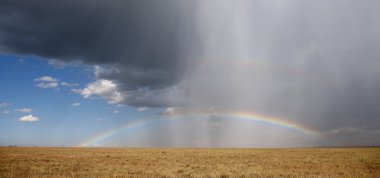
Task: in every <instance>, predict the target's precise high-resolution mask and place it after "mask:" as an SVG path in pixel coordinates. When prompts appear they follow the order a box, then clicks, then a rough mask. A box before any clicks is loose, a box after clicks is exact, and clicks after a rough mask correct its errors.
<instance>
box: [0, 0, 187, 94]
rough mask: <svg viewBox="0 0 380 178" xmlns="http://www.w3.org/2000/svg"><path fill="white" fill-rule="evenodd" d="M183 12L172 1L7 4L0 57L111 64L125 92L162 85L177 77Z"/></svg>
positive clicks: (1, 7)
mask: <svg viewBox="0 0 380 178" xmlns="http://www.w3.org/2000/svg"><path fill="white" fill-rule="evenodd" d="M182 12H184V10H182V7H181V4H180V3H179V2H177V1H175V0H159V1H147V0H128V1H123V0H113V1H107V0H65V1H56V0H53V1H51V0H37V1H30V0H16V1H14V0H5V1H1V2H0V13H1V17H0V34H1V37H0V45H1V49H2V52H3V53H16V54H19V55H29V54H31V55H37V56H41V57H45V58H52V59H58V60H63V61H72V60H82V61H84V62H86V63H90V64H115V65H117V66H118V67H120V71H121V74H122V75H121V74H119V75H118V78H117V79H119V80H120V82H121V83H124V84H125V86H124V87H125V88H127V89H136V88H138V87H142V86H148V87H152V88H154V87H162V86H167V85H171V84H174V83H175V81H176V80H177V78H178V77H179V76H178V70H179V68H180V66H179V64H180V62H181V58H180V57H179V55H180V54H179V52H180V44H179V43H178V42H179V37H180V36H181V35H182V34H181V29H180V28H181V26H180V24H181V23H183V19H180V18H181V16H180V14H181V13H182ZM120 76H127V78H123V77H120ZM110 77H113V76H110Z"/></svg>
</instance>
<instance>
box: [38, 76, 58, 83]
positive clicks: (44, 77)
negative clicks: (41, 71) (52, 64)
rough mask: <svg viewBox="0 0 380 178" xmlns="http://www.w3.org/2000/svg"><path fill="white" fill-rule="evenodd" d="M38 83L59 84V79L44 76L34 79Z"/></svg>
mask: <svg viewBox="0 0 380 178" xmlns="http://www.w3.org/2000/svg"><path fill="white" fill-rule="evenodd" d="M34 81H36V82H58V79H56V78H53V77H50V76H43V77H40V78H36V79H34Z"/></svg>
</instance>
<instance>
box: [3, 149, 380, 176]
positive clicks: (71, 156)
mask: <svg viewBox="0 0 380 178" xmlns="http://www.w3.org/2000/svg"><path fill="white" fill-rule="evenodd" d="M0 177H380V148H379V147H369V148H294V149H291V148H280V149H201V148H200V149H192V148H58V147H57V148H45V147H0Z"/></svg>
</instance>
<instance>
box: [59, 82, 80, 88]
mask: <svg viewBox="0 0 380 178" xmlns="http://www.w3.org/2000/svg"><path fill="white" fill-rule="evenodd" d="M60 84H61V85H62V86H65V87H76V86H79V84H77V83H67V82H61V83H60Z"/></svg>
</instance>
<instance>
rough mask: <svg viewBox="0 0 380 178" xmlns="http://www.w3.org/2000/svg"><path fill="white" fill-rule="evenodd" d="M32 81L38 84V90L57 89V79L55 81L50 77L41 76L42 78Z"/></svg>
mask: <svg viewBox="0 0 380 178" xmlns="http://www.w3.org/2000/svg"><path fill="white" fill-rule="evenodd" d="M34 81H35V82H39V83H37V84H36V86H37V87H39V88H56V87H58V81H59V79H56V78H53V77H50V76H43V77H40V78H36V79H34Z"/></svg>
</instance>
